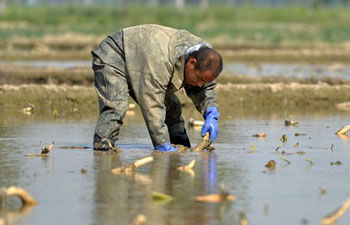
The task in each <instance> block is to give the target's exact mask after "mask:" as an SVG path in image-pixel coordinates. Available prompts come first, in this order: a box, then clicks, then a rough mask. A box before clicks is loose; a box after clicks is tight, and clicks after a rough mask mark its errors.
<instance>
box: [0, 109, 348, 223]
mask: <svg viewBox="0 0 350 225" xmlns="http://www.w3.org/2000/svg"><path fill="white" fill-rule="evenodd" d="M188 110H189V109H186V110H185V112H184V116H185V119H186V120H188V119H189V118H190V115H192V114H193V113H192V112H191V111H188ZM33 116H34V117H33ZM33 116H32V117H23V116H22V117H16V116H14V115H6V116H5V115H2V116H1V117H2V118H0V121H1V124H0V165H1V170H0V184H1V186H9V185H17V186H20V187H23V188H25V189H26V190H27V191H28V192H29V193H30V194H31V195H32V196H33V197H34V198H35V199H36V200H37V201H38V205H37V206H35V207H33V208H26V209H24V210H23V209H22V210H19V207H20V202H19V201H18V200H16V199H10V201H9V203H8V206H7V207H6V208H1V209H0V217H3V218H4V219H5V220H7V222H8V223H7V224H33V225H34V224H36V225H40V224H47V223H48V222H49V221H51V222H52V221H55V224H129V223H131V221H133V220H134V218H136V216H137V215H139V214H144V215H145V216H146V219H147V222H146V224H154V225H158V224H159V225H162V224H240V215H242V214H241V213H242V212H243V213H244V215H245V217H246V218H247V219H248V220H249V224H259V225H262V224H269V225H280V224H284V225H295V224H310V225H311V224H319V223H320V219H321V218H323V217H324V216H326V215H327V214H328V213H330V212H332V211H333V210H335V209H336V208H337V207H338V206H340V205H341V204H342V203H343V202H344V201H345V200H346V198H347V196H348V195H349V190H350V183H349V182H348V180H349V172H350V157H349V156H350V152H349V149H350V138H340V137H339V136H337V135H335V132H336V131H337V130H338V129H340V128H341V127H343V126H344V125H347V124H349V120H348V114H347V113H344V112H339V111H332V110H330V111H327V112H318V111H316V110H314V111H310V112H303V111H299V112H295V113H291V112H284V111H283V110H281V111H274V112H268V113H267V112H256V113H254V112H251V111H250V112H249V111H246V112H241V113H240V114H239V115H237V114H236V113H232V112H230V110H225V111H224V113H222V115H221V118H220V120H219V126H220V134H219V136H218V138H217V140H216V142H215V143H214V144H213V146H214V147H215V148H216V150H215V151H214V152H212V153H159V152H154V151H152V150H151V148H152V145H151V141H150V138H149V135H148V132H147V130H146V127H145V125H144V122H143V120H142V118H141V117H140V115H139V114H138V113H136V115H134V116H131V115H129V116H127V118H126V120H125V125H124V127H123V129H122V131H121V136H120V142H119V143H120V144H119V147H120V149H121V152H120V153H119V154H117V153H115V152H93V151H92V150H91V149H89V148H87V149H69V148H68V149H64V148H62V147H63V146H80V147H83V146H86V147H91V145H92V135H93V131H94V126H95V121H96V118H94V117H92V118H86V119H82V120H79V121H74V120H53V119H52V118H45V117H42V118H41V117H35V114H34V115H33ZM197 116H198V115H197ZM288 116H289V117H291V119H293V120H297V121H298V122H299V124H298V125H296V126H285V124H284V120H285V119H286V118H287V117H288ZM197 118H199V117H197ZM261 132H265V133H266V138H255V137H252V135H254V134H257V133H261ZM188 133H189V136H190V139H191V141H192V145H194V144H196V143H198V142H199V141H200V140H201V137H200V129H188ZM296 133H298V134H300V136H295V134H296ZM283 134H285V135H287V141H286V142H282V141H281V137H282V135H283ZM51 141H54V142H55V146H54V148H53V150H52V152H50V153H49V154H48V156H47V157H36V156H35V157H28V156H26V154H28V153H40V151H41V147H42V146H43V145H48V144H49V143H51ZM297 142H298V143H299V144H298V146H296V143H297ZM252 145H254V151H253V150H252ZM277 146H280V147H279V148H278V149H277ZM276 149H277V150H276ZM283 151H284V152H285V154H283V157H284V158H285V159H287V160H288V161H290V162H291V163H290V164H288V163H286V162H285V161H282V160H281V159H280V155H281V154H282V152H283ZM298 151H299V153H298V154H297V152H298ZM301 151H302V152H303V153H302V152H301ZM149 155H153V156H154V161H153V162H152V163H150V164H148V165H145V166H144V167H141V168H138V169H137V170H136V172H135V173H134V174H129V175H128V174H123V175H114V174H112V173H111V172H110V170H111V169H112V168H115V167H118V166H121V165H126V164H129V163H132V162H133V161H135V160H137V159H139V158H142V157H144V156H149ZM193 159H195V160H196V164H195V166H194V169H193V171H194V174H193V175H191V174H190V173H187V172H182V171H178V170H176V168H177V167H178V166H182V165H185V164H188V163H189V162H190V161H191V160H193ZM307 159H308V161H307ZM269 160H275V161H276V163H277V164H276V168H275V170H269V169H268V168H266V167H265V165H266V163H267V162H268V161H269ZM310 161H311V162H312V163H311V162H310ZM336 161H341V165H336V164H333V165H331V162H332V163H333V162H336ZM338 164H339V163H338ZM82 169H83V170H82ZM222 184H224V185H225V187H226V190H227V191H228V192H229V193H230V194H232V195H235V196H237V199H236V200H234V201H232V202H219V203H210V202H199V201H196V200H195V198H196V196H199V195H208V194H214V193H219V192H220V186H222ZM152 192H161V193H165V194H168V195H171V196H173V197H174V199H173V200H172V201H169V202H159V201H154V200H152ZM338 222H339V224H343V225H345V224H349V223H350V213H349V212H347V213H346V214H345V215H344V216H343V217H342V218H341V219H340V220H339V221H338Z"/></svg>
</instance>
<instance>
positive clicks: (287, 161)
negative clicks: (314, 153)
mask: <svg viewBox="0 0 350 225" xmlns="http://www.w3.org/2000/svg"><path fill="white" fill-rule="evenodd" d="M280 159H281V160H283V161H285V162H286V163H288V164H290V161H289V160H287V159H286V158H284V157H283V156H282V155H280Z"/></svg>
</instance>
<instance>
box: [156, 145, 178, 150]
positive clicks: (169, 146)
mask: <svg viewBox="0 0 350 225" xmlns="http://www.w3.org/2000/svg"><path fill="white" fill-rule="evenodd" d="M155 149H156V150H158V151H161V152H177V148H175V147H173V146H171V144H170V143H166V144H164V145H157V146H155Z"/></svg>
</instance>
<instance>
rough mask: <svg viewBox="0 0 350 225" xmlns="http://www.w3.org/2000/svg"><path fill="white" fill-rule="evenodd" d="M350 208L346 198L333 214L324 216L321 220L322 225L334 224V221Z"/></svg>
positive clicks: (349, 202) (349, 200)
mask: <svg viewBox="0 0 350 225" xmlns="http://www.w3.org/2000/svg"><path fill="white" fill-rule="evenodd" d="M349 208H350V198H347V199H346V201H345V202H344V203H343V204H342V205H341V206H340V207H339V208H338V209H336V210H335V211H334V212H332V213H330V214H329V215H327V216H325V217H324V218H323V219H321V223H322V224H335V223H336V221H337V220H338V219H339V218H340V217H342V216H343V214H344V213H345V212H346V211H347V210H348V209H349Z"/></svg>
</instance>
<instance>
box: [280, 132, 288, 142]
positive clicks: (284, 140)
mask: <svg viewBox="0 0 350 225" xmlns="http://www.w3.org/2000/svg"><path fill="white" fill-rule="evenodd" d="M280 140H281V141H282V142H287V140H288V138H287V135H285V134H283V135H282V137H281V139H280Z"/></svg>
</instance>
